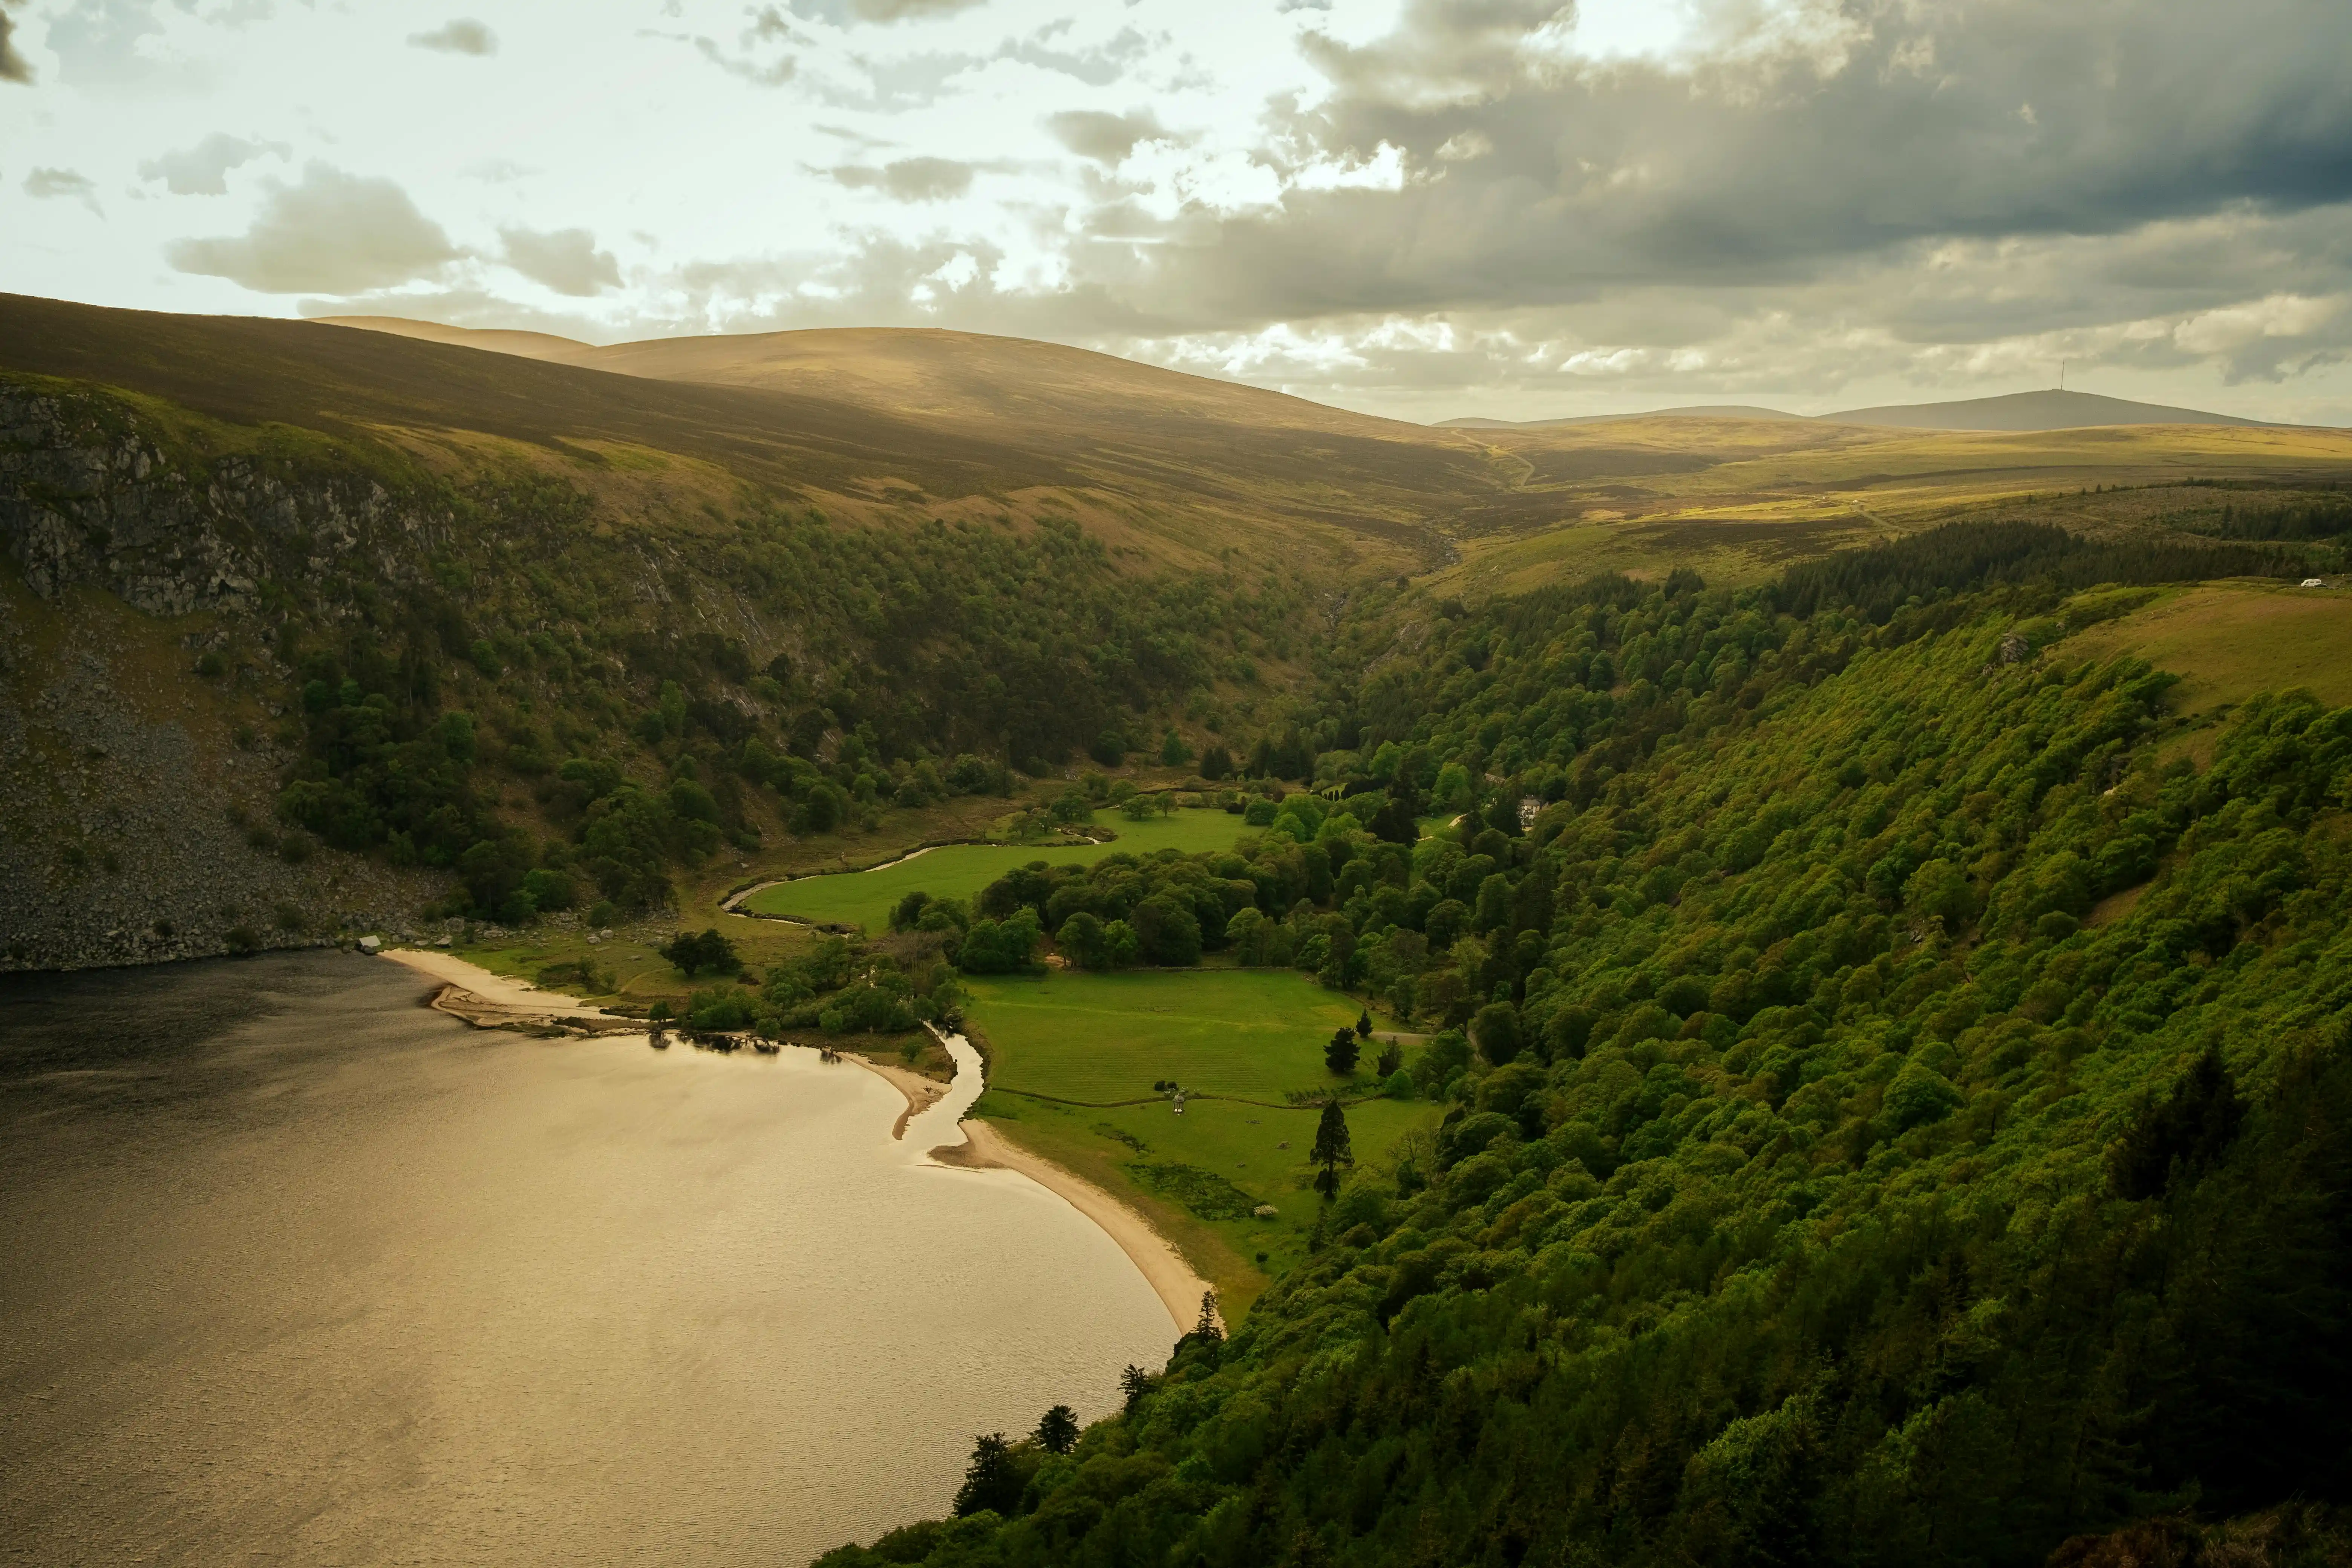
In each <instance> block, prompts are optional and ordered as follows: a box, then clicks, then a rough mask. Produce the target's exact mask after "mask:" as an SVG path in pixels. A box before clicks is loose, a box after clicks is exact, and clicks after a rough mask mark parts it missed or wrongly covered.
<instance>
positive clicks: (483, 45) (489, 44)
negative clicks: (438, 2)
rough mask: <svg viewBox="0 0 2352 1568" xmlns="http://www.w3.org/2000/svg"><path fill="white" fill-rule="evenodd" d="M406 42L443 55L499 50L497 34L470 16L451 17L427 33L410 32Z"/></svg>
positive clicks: (494, 52) (483, 52)
mask: <svg viewBox="0 0 2352 1568" xmlns="http://www.w3.org/2000/svg"><path fill="white" fill-rule="evenodd" d="M408 43H409V47H411V48H417V49H432V50H435V51H436V52H438V53H441V54H445V55H494V54H497V53H498V52H499V36H498V35H497V34H496V33H493V32H491V31H490V29H489V28H488V26H484V25H483V24H482V23H479V22H477V21H475V20H474V19H473V18H472V17H470V16H457V17H453V18H452V19H450V20H449V21H446V22H444V23H442V24H441V26H437V27H436V28H434V29H433V30H432V31H431V32H429V33H411V34H409V35H408Z"/></svg>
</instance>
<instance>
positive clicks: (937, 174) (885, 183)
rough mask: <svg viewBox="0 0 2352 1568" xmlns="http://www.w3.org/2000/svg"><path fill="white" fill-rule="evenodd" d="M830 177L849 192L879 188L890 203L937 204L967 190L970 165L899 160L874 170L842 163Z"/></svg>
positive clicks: (928, 159)
mask: <svg viewBox="0 0 2352 1568" xmlns="http://www.w3.org/2000/svg"><path fill="white" fill-rule="evenodd" d="M832 174H833V177H834V178H835V180H837V181H839V182H840V183H841V184H845V185H846V186H848V187H849V188H850V189H852V190H875V189H879V190H880V191H882V192H883V193H884V194H885V195H888V196H889V197H890V198H891V199H892V200H893V201H901V202H939V201H945V200H947V199H948V198H949V197H950V196H960V195H963V194H964V193H965V192H966V191H968V190H970V189H971V175H972V165H971V164H970V163H958V162H956V161H955V160H954V159H952V158H901V159H899V160H898V162H896V163H885V164H883V165H882V167H880V168H878V169H869V168H866V167H864V166H862V165H859V164H855V163H852V164H845V165H844V166H842V167H841V168H837V169H835V170H833V171H832Z"/></svg>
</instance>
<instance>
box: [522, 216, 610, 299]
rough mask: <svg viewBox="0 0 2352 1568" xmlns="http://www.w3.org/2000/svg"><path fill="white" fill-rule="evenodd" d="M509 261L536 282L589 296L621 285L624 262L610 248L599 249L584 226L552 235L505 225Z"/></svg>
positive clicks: (572, 293) (594, 239) (566, 229)
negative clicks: (621, 263)
mask: <svg viewBox="0 0 2352 1568" xmlns="http://www.w3.org/2000/svg"><path fill="white" fill-rule="evenodd" d="M499 241H500V242H501V243H502V244H503V245H504V246H505V247H506V258H505V259H506V264H507V265H508V266H509V267H511V268H514V269H515V270H516V271H518V272H520V273H521V274H522V275H523V276H524V277H526V278H529V279H532V280H533V281H534V282H539V283H544V284H546V285H547V286H548V287H549V288H550V289H554V290H555V291H556V292H557V293H559V294H570V295H572V296H573V297H575V298H583V299H584V298H586V297H588V296H590V295H593V294H595V293H598V292H599V291H601V290H603V289H617V288H619V287H620V286H621V265H620V263H619V262H618V261H616V260H614V257H613V253H612V252H611V251H609V250H599V249H597V248H596V237H595V236H594V235H593V234H590V233H589V232H588V231H587V230H586V229H584V228H561V229H557V230H555V231H554V232H553V233H551V234H539V233H534V232H533V231H532V230H530V229H527V228H502V229H500V230H499Z"/></svg>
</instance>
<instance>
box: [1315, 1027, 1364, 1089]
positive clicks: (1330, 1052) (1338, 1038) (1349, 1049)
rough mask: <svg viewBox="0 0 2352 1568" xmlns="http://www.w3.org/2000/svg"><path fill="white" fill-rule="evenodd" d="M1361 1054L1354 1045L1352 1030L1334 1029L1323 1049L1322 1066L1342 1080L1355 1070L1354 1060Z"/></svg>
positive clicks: (1353, 1032)
mask: <svg viewBox="0 0 2352 1568" xmlns="http://www.w3.org/2000/svg"><path fill="white" fill-rule="evenodd" d="M1362 1054H1363V1051H1362V1047H1360V1046H1358V1045H1357V1044H1356V1031H1355V1030H1353V1029H1334V1030H1332V1031H1331V1039H1330V1042H1329V1043H1328V1044H1327V1045H1326V1046H1325V1047H1323V1065H1324V1066H1325V1067H1327V1068H1330V1069H1331V1070H1332V1071H1333V1072H1335V1073H1338V1074H1339V1075H1340V1076H1341V1077H1342V1078H1344V1077H1346V1076H1347V1075H1348V1074H1349V1073H1351V1072H1354V1071H1355V1070H1356V1059H1357V1058H1359V1057H1360V1056H1361V1055H1362Z"/></svg>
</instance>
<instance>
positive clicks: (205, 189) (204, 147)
mask: <svg viewBox="0 0 2352 1568" xmlns="http://www.w3.org/2000/svg"><path fill="white" fill-rule="evenodd" d="M291 151H292V149H290V148H289V147H288V146H287V145H286V143H285V142H247V141H246V140H244V139H243V138H241V137H236V136H231V135H229V134H228V133H227V132H221V131H215V132H213V133H212V134H211V135H209V136H207V137H205V139H204V140H203V141H201V142H197V143H196V144H195V145H194V146H193V147H186V148H183V149H181V150H180V151H179V152H176V153H164V154H163V156H162V157H160V158H151V159H149V160H147V162H145V163H142V164H140V165H139V177H140V178H141V179H142V180H161V181H163V186H164V188H165V189H166V190H168V191H170V192H171V193H172V194H173V195H176V196H199V195H201V196H225V195H228V179H227V174H228V172H229V171H230V170H231V169H236V168H241V167H242V166H244V165H245V164H247V163H251V162H252V161H253V160H254V159H256V158H258V157H259V156H261V154H262V153H277V154H278V157H280V158H283V157H285V156H287V154H288V153H289V152H291Z"/></svg>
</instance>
